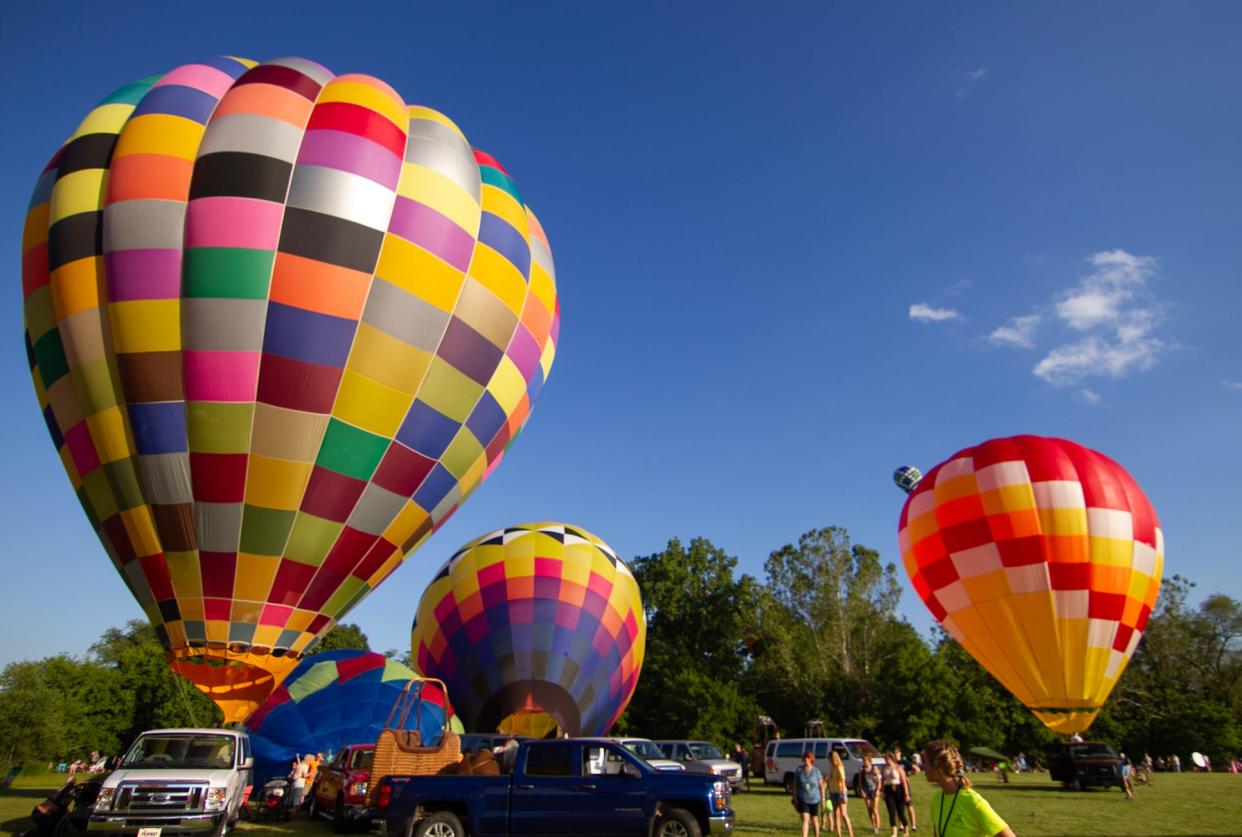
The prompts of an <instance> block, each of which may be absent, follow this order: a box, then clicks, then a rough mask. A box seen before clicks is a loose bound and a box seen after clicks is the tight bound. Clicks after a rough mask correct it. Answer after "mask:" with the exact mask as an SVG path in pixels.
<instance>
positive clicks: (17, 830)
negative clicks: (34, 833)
mask: <svg viewBox="0 0 1242 837" xmlns="http://www.w3.org/2000/svg"><path fill="white" fill-rule="evenodd" d="M28 828H34V823H32V822H31V821H30V817H21V818H17V819H11V820H3V821H0V834H21V833H22V832H23V831H25V830H26V829H28Z"/></svg>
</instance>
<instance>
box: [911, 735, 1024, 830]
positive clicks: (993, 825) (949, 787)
mask: <svg viewBox="0 0 1242 837" xmlns="http://www.w3.org/2000/svg"><path fill="white" fill-rule="evenodd" d="M923 767H924V769H925V771H926V773H927V781H929V782H931V783H932V784H933V785H935V786H936V788H937V790H936V791H935V792H934V793H933V794H932V804H931V815H932V823H933V825H934V828H935V831H934V835H935V837H1014V833H1013V829H1011V828H1010V827H1009V825H1008V824H1007V823H1006V822H1005V821H1004V820H1002V819H1001V818H1000V817H999V816H997V814H996V812H995V811H993V810H992V806H991V805H989V804H988V801H987V800H986V799H984V798H983V797H982V796H980V795H979V794H978V792H976V791H975V789H974V788H972V787H971V786H970V780H969V779H967V778H966V770H965V765H963V764H962V754H961V753H959V752H958V751H957V748H956V747H954V746H953V745H952V744H949V743H948V742H946V741H929V742H927V744H926V746H924V747H923Z"/></svg>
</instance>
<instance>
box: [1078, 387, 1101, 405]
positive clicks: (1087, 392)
mask: <svg viewBox="0 0 1242 837" xmlns="http://www.w3.org/2000/svg"><path fill="white" fill-rule="evenodd" d="M1078 394H1079V395H1081V396H1082V400H1083V401H1086V402H1087V403H1088V404H1099V403H1100V394H1099V393H1098V392H1096V391H1095V390H1093V389H1087V388H1086V387H1083V388H1082V389H1080V390H1078Z"/></svg>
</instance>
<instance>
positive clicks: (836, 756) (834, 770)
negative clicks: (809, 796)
mask: <svg viewBox="0 0 1242 837" xmlns="http://www.w3.org/2000/svg"><path fill="white" fill-rule="evenodd" d="M829 763H830V765H831V766H830V767H829V768H828V778H827V780H826V781H825V782H824V785H825V787H826V788H827V789H828V801H827V803H825V805H824V816H825V817H826V818H827V820H828V828H830V829H831V830H832V831H833V832H835V833H836V835H837V837H841V821H842V820H844V821H845V828H846V830H847V831H849V834H850V837H854V824H853V823H852V822H850V818H849V814H847V813H846V811H845V805H846V801H847V800H848V799H849V797H848V796H847V795H846V792H845V765H844V764H842V763H841V753H840V751H838V750H836V749H834V750H833V751H832V756H831V757H830V759H829Z"/></svg>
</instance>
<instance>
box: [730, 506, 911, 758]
mask: <svg viewBox="0 0 1242 837" xmlns="http://www.w3.org/2000/svg"><path fill="white" fill-rule="evenodd" d="M764 569H765V571H766V573H767V585H766V588H765V591H764V595H763V596H762V598H761V601H760V607H759V619H758V626H757V631H756V637H755V643H754V646H753V651H754V664H753V666H752V667H751V669H750V670H749V672H748V673H747V690H748V693H750V694H752V695H753V696H754V697H755V698H756V699H757V700H758V702H759V703H760V704H761V705H763V706H764V707H766V708H768V709H769V710H770V714H771V715H772V717H773V718H774V719H775V720H776V722H777V724H778V725H779V726H781V727H783V728H784V729H786V730H787V731H788V732H790V733H793V734H799V733H801V731H802V726H803V724H804V723H805V722H806V721H808V720H811V719H822V720H824V721H825V722H827V724H828V726H829V727H830V728H831V729H833V730H834V731H836V732H840V733H845V734H850V735H861V734H869V733H871V732H872V731H873V730H874V729H875V727H876V725H877V723H878V722H879V718H880V715H881V713H882V712H883V711H884V710H883V708H882V706H883V703H884V701H886V700H889V698H888V697H887V692H888V690H889V689H890V688H891V685H892V684H890V683H887V682H885V676H886V673H888V672H891V671H892V670H893V669H894V667H895V666H896V665H897V660H898V658H899V657H901V655H902V654H903V652H904V653H917V652H916V651H912V650H911V649H909V648H907V646H908V645H909V641H910V639H911V634H910V632H909V631H905V630H903V629H902V627H901V622H900V620H899V619H898V617H897V615H896V608H897V604H898V601H899V600H900V597H901V587H900V585H899V584H898V583H897V575H896V572H897V571H896V567H895V566H894V565H893V564H883V563H881V561H880V557H879V554H878V553H877V552H875V551H874V550H872V549H868V548H866V547H864V546H860V545H852V544H851V543H850V539H849V534H848V533H847V532H846V531H845V530H844V529H841V528H838V527H830V528H827V529H815V530H812V531H810V532H807V533H806V534H804V535H802V537H801V538H799V540H798V543H797V545H792V544H789V545H786V546H784V547H782V548H780V549H778V550H777V551H775V552H773V553H772V555H771V556H770V557H769V558H768V561H767V563H766V564H765V565H764ZM914 638H915V639H917V636H914ZM920 641H921V640H920ZM896 732H897V731H896V730H894V734H896ZM906 734H908V733H902V735H903V736H904V735H906Z"/></svg>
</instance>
